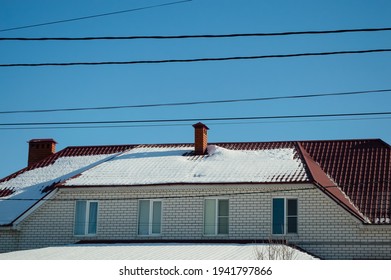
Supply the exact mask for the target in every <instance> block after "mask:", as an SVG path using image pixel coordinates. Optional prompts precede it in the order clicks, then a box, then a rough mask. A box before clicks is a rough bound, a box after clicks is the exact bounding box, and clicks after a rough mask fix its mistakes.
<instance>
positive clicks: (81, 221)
mask: <svg viewBox="0 0 391 280" xmlns="http://www.w3.org/2000/svg"><path fill="white" fill-rule="evenodd" d="M85 227H86V201H82V200H78V201H76V214H75V227H74V234H75V235H84V234H85Z"/></svg>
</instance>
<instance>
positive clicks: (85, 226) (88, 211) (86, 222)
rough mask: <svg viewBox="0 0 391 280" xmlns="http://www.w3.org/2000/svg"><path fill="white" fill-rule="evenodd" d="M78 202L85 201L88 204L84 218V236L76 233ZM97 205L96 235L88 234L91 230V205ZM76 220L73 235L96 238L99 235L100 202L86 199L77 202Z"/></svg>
mask: <svg viewBox="0 0 391 280" xmlns="http://www.w3.org/2000/svg"><path fill="white" fill-rule="evenodd" d="M78 201H84V202H85V203H86V209H85V211H86V212H85V216H84V219H85V221H84V224H85V225H84V232H83V233H82V234H77V233H76V232H75V231H76V220H77V202H78ZM91 203H96V205H97V206H96V222H95V224H96V230H95V233H88V228H89V225H90V224H89V220H90V204H91ZM74 209H75V218H74V223H73V235H74V236H96V235H97V234H98V226H99V225H98V221H99V201H97V200H86V199H78V200H76V201H75V208H74Z"/></svg>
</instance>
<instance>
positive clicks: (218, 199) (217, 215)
mask: <svg viewBox="0 0 391 280" xmlns="http://www.w3.org/2000/svg"><path fill="white" fill-rule="evenodd" d="M207 200H214V201H216V203H215V217H214V233H206V232H205V221H206V220H205V218H206V216H205V214H206V213H205V207H206V201H207ZM222 200H226V201H227V202H228V216H219V213H218V212H219V201H222ZM229 205H230V203H229V199H228V198H227V197H208V198H205V199H204V211H203V234H204V235H205V236H216V235H220V236H227V235H229V225H230V223H229V216H230V215H229V214H230V211H229V208H230V207H229ZM219 218H227V222H228V232H227V233H218V228H219Z"/></svg>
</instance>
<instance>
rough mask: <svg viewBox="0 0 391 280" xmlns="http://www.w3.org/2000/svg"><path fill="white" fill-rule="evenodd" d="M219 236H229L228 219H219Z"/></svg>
mask: <svg viewBox="0 0 391 280" xmlns="http://www.w3.org/2000/svg"><path fill="white" fill-rule="evenodd" d="M217 233H218V234H228V217H219V218H218V227H217Z"/></svg>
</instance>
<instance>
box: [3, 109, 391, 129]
mask: <svg viewBox="0 0 391 280" xmlns="http://www.w3.org/2000/svg"><path fill="white" fill-rule="evenodd" d="M386 115H391V112H364V113H339V114H313V115H280V116H252V117H220V118H187V119H154V120H152V119H151V120H113V121H69V122H20V123H0V126H36V125H45V126H50V125H88V124H125V123H171V122H178V123H180V122H198V121H232V120H271V119H307V118H330V117H358V116H386Z"/></svg>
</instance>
